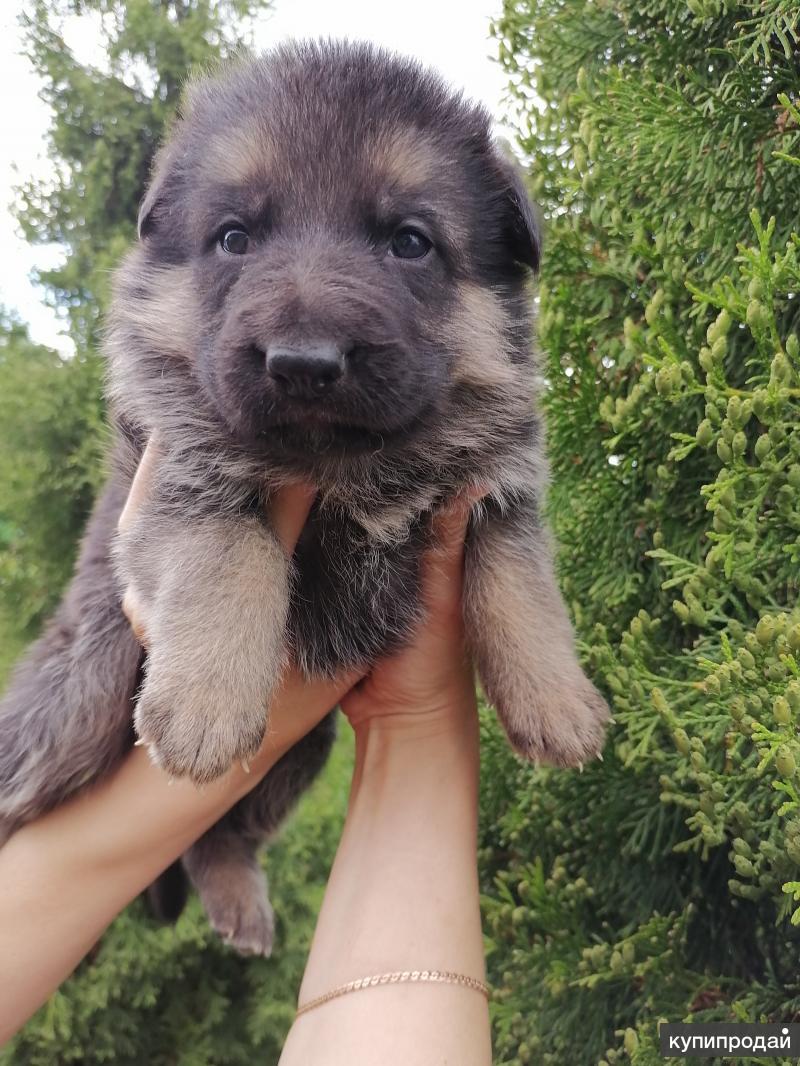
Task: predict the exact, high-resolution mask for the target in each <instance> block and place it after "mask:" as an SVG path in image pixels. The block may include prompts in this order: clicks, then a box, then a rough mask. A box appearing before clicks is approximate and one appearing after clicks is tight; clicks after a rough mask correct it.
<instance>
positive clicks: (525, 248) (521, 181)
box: [498, 152, 542, 271]
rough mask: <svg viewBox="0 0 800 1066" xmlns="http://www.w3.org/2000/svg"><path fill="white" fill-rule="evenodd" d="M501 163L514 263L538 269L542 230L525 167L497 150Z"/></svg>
mask: <svg viewBox="0 0 800 1066" xmlns="http://www.w3.org/2000/svg"><path fill="white" fill-rule="evenodd" d="M498 164H499V167H500V173H501V176H502V180H503V184H504V186H505V190H504V193H503V197H504V199H503V208H504V217H505V229H506V232H505V236H506V240H507V242H508V246H509V248H510V250H511V254H512V255H513V257H514V260H515V262H517V263H523V264H524V265H525V266H528V267H530V268H531V270H533V271H537V270H538V269H539V261H540V258H541V250H542V231H541V226H540V224H539V218H538V213H537V211H536V209H535V208H534V206H533V204H532V203H531V199H530V197H529V196H528V190H527V189H526V188H525V177H524V174H523V171H522V168H521V167H520V165H519V163H517V162H516V160H514V159H510V158H509V157H508V154H506V153H502V154H501V153H500V152H498Z"/></svg>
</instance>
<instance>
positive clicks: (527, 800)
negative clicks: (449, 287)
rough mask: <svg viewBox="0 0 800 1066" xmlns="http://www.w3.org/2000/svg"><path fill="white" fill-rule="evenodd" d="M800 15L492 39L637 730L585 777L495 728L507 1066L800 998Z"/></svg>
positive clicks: (575, 27)
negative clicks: (542, 225)
mask: <svg viewBox="0 0 800 1066" xmlns="http://www.w3.org/2000/svg"><path fill="white" fill-rule="evenodd" d="M797 15H798V12H797V6H796V4H795V3H788V2H785V0H764V2H763V3H759V4H757V5H756V4H738V3H735V2H733V0H687V2H682V0H644V2H641V0H638V2H633V0H614V2H609V0H574V2H568V3H566V2H564V0H506V2H505V5H504V12H503V15H502V17H501V18H500V19H499V21H498V22H497V24H496V26H495V32H496V35H497V37H498V38H499V48H500V58H501V62H502V63H503V65H504V67H505V69H506V70H507V72H508V74H509V76H510V81H511V84H512V101H513V103H514V104H515V106H516V107H517V109H518V111H519V114H520V116H521V117H520V143H521V145H522V147H523V149H524V150H525V152H526V153H527V154H528V156H529V157H530V159H531V161H532V185H533V191H534V194H535V195H536V196H537V198H538V199H539V201H540V202H541V204H542V205H543V209H544V213H545V216H546V219H547V225H546V235H545V256H544V271H543V276H542V285H541V293H540V319H539V331H540V337H541V344H542V349H543V359H544V364H545V376H546V379H547V389H546V395H545V403H546V406H547V410H548V431H549V445H550V454H551V460H552V464H553V472H554V482H553V487H552V492H551V496H550V513H551V518H552V522H553V526H554V529H555V532H556V534H557V537H558V541H559V544H560V573H561V579H562V585H563V588H564V590H565V593H566V595H567V598H568V600H569V602H570V603H571V605H572V608H573V612H574V616H575V619H576V623H577V628H578V631H579V635H580V638H581V640H582V643H583V646H584V649H585V653H586V659H587V663H588V666H589V669H590V670H591V672H592V673H593V675H594V676H595V678H596V679H597V681H598V683H599V684H600V685H601V686H602V687H603V688H604V690H605V692H606V694H607V695H608V697H609V699H610V701H611V703H612V705H613V709H614V711H613V713H614V717H615V723H616V724H615V725H614V726H613V727H612V730H611V733H610V739H609V743H608V745H607V748H606V752H605V761H604V762H602V763H597V764H595V765H593V766H591V767H587V768H586V770H585V772H584V773H583V774H582V775H578V774H571V773H564V772H556V771H551V770H539V771H535V770H530V769H527V768H524V767H521V766H516V767H515V766H514V765H513V764H512V763H511V760H510V759H509V757H508V756H507V754H506V752H505V748H504V745H503V743H502V742H501V741H500V740H499V738H497V736H496V734H495V732H494V730H493V729H491V728H489V727H488V725H487V729H486V745H485V753H484V771H485V777H486V778H488V779H490V780H491V782H492V784H491V788H487V789H486V790H485V794H484V809H483V831H482V843H483V850H482V860H483V869H484V883H485V886H486V897H487V898H486V917H487V923H488V932H489V947H490V965H491V970H492V977H493V979H494V981H495V984H496V985H497V992H496V994H495V1000H494V1004H493V1011H494V1020H495V1034H496V1052H497V1061H498V1062H503V1063H528V1062H531V1063H534V1062H537V1063H539V1062H541V1063H545V1064H553V1066H579V1064H580V1066H583V1064H587V1066H588V1064H595V1063H614V1062H628V1061H630V1062H633V1063H636V1064H639V1066H642V1064H648V1066H650V1064H652V1066H655V1063H658V1062H663V1061H664V1060H663V1059H662V1058H661V1057H660V1055H659V1053H658V1050H657V1046H658V1040H657V1023H658V1021H659V1020H660V1019H667V1020H670V1021H679V1020H683V1019H686V1020H691V1019H695V1020H701V1019H704V1020H725V1021H736V1020H740V1021H745V1020H747V1021H758V1020H762V1019H767V1018H769V1019H775V1020H789V1019H791V1018H792V1017H793V1016H794V1015H795V1013H796V1011H797V1010H798V1006H800V1001H799V1000H798V986H797V978H796V973H797V963H796V960H797V952H798V946H799V945H800V938H799V937H798V933H797V930H796V928H795V924H796V923H798V924H800V908H798V903H800V791H798V790H799V789H800V781H798V774H797V770H798V766H800V744H798V739H797V724H798V721H799V720H800V610H799V609H798V602H797V591H798V580H799V576H800V565H799V564H800V493H799V492H798V488H800V403H798V401H800V340H799V337H800V239H798V236H797V230H798V222H797V206H796V205H797V202H798V194H799V193H800V170H798V166H799V165H800V158H799V157H800V110H798V104H800V58H798V57H799V56H800V32H799V31H798V20H797ZM709 1061H710V1060H709ZM771 1061H775V1060H771ZM787 1061H788V1060H787Z"/></svg>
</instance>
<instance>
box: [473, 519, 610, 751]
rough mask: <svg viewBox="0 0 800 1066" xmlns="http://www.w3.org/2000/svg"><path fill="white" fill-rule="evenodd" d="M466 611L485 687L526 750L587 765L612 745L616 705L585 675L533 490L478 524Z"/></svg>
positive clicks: (520, 748) (518, 748)
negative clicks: (609, 731) (611, 710)
mask: <svg viewBox="0 0 800 1066" xmlns="http://www.w3.org/2000/svg"><path fill="white" fill-rule="evenodd" d="M464 619H465V625H466V629H467V637H468V640H469V643H470V645H471V650H472V654H473V657H474V660H475V664H476V666H477V668H478V673H479V675H480V678H481V681H482V683H483V687H484V690H485V692H486V695H487V697H488V698H489V700H490V702H491V703H492V704H493V705H494V706H495V707H496V709H497V712H498V715H499V717H500V720H501V722H502V723H503V726H504V727H505V730H506V732H507V734H508V737H509V740H510V741H511V743H512V745H513V747H514V748H515V749H516V751H518V752H519V753H520V754H521V755H523V756H525V757H526V758H528V759H532V760H537V761H538V760H541V761H543V762H546V763H552V764H554V765H557V766H575V765H580V764H581V763H583V762H585V761H586V760H588V759H593V758H595V757H596V756H597V754H598V753H599V752H600V749H601V748H602V746H603V738H604V734H605V725H606V722H607V720H608V708H607V706H606V703H605V701H604V700H603V698H602V696H601V695H600V694H599V692H597V690H596V689H595V687H594V686H593V685H592V683H591V682H590V681H589V680H588V679H587V678H586V676H585V675H584V673H583V671H582V669H581V667H580V664H579V662H578V659H577V655H576V652H575V640H574V636H573V632H572V625H571V624H570V621H569V617H568V616H567V610H566V607H565V605H564V601H563V599H562V598H561V593H560V592H559V590H558V586H557V584H556V579H555V573H554V570H553V564H552V559H551V554H550V549H549V544H548V539H547V533H546V531H545V530H544V528H543V527H542V526H541V524H540V522H539V517H538V513H537V507H536V502H535V500H534V499H533V498H530V499H528V500H524V501H518V502H517V503H516V504H515V505H514V506H513V507H512V508H511V509H510V510H508V511H506V512H504V513H501V512H500V511H499V509H498V508H497V507H496V506H495V505H493V504H491V502H490V504H489V506H488V508H487V512H486V514H485V515H483V516H482V517H481V518H480V519H479V520H477V521H476V522H474V523H473V526H472V528H471V530H470V533H469V537H468V540H467V548H466V560H465V588H464Z"/></svg>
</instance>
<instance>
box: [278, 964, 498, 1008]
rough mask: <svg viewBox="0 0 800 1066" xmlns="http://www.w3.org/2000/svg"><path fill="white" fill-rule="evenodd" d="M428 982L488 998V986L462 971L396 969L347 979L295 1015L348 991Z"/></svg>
mask: <svg viewBox="0 0 800 1066" xmlns="http://www.w3.org/2000/svg"><path fill="white" fill-rule="evenodd" d="M412 982H413V983H419V982H428V983H431V982H432V983H434V984H441V985H460V986H461V987H462V988H471V989H472V990H473V991H474V992H480V993H481V995H482V996H486V998H487V999H488V998H489V987H488V985H486V984H484V982H483V981H479V980H478V979H477V978H475V977H467V976H466V975H465V974H463V973H451V972H450V971H449V970H396V971H395V972H394V973H383V974H377V975H376V976H374V977H361V978H359V980H357V981H348V983H347V984H346V985H339V987H338V988H334V989H333V990H332V991H331V992H326V993H325V995H324V996H317V998H316V999H311V1000H309V1001H308V1003H303V1005H302V1006H298V1008H297V1017H298V1018H299V1017H300V1015H301V1014H307V1013H308V1011H310V1010H314V1008H315V1007H321V1006H322V1004H323V1003H330V1001H331V1000H332V999H339V997H340V996H346V995H348V994H349V993H350V992H360V991H361V989H362V988H377V987H378V986H379V985H403V984H409V983H412Z"/></svg>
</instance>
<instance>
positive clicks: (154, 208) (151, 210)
mask: <svg viewBox="0 0 800 1066" xmlns="http://www.w3.org/2000/svg"><path fill="white" fill-rule="evenodd" d="M176 169H177V167H176V165H175V150H174V147H173V144H172V143H168V144H166V145H164V146H163V147H162V148H160V149H159V151H158V152H157V153H156V157H155V159H154V161H153V169H152V171H151V173H150V184H149V185H148V187H147V191H146V193H145V195H144V199H143V200H142V203H141V206H140V207H139V218H138V222H137V230H138V233H139V239H140V240H144V239H145V238H147V237H149V236H150V235H151V234H152V232H153V230H154V229H155V227H156V224H157V222H158V221H159V219H161V218H162V217H164V216H165V215H167V214H168V213H169V205H170V203H172V202H174V196H175V193H176V191H177V190H176V188H175V186H176V185H177V176H176Z"/></svg>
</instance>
